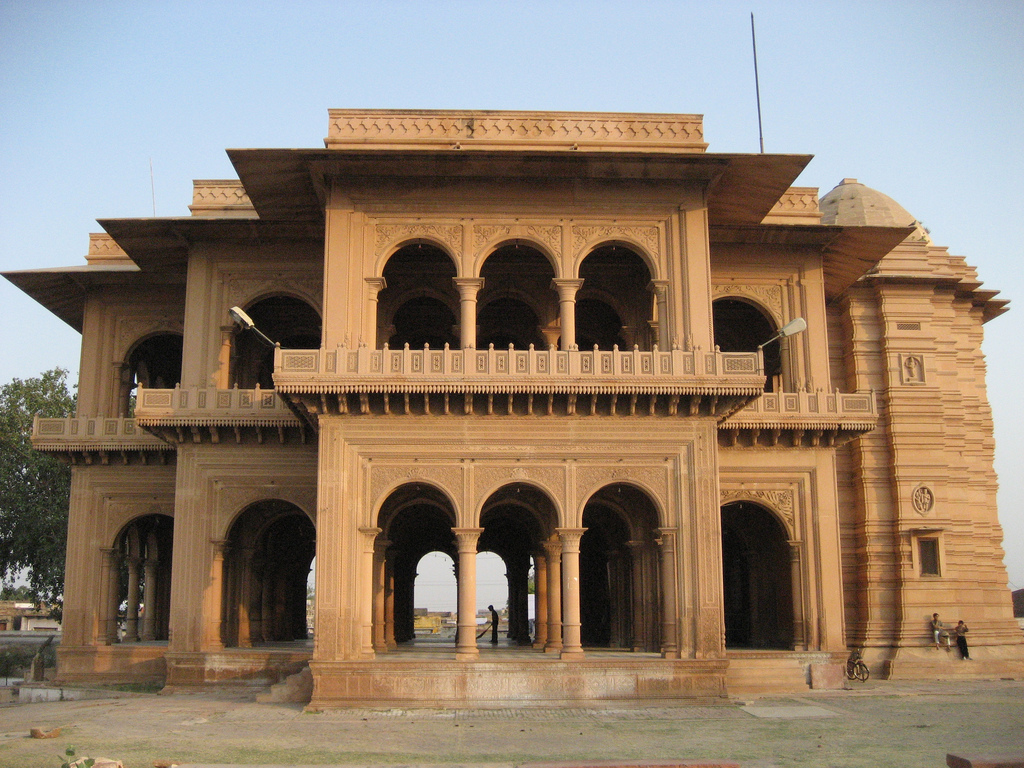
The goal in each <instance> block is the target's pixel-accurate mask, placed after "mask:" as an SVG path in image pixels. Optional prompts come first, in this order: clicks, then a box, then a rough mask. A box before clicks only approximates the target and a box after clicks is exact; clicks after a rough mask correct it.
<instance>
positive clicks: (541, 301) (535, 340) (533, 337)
mask: <svg viewBox="0 0 1024 768" xmlns="http://www.w3.org/2000/svg"><path fill="white" fill-rule="evenodd" d="M480 276H481V277H482V278H483V279H484V287H483V288H482V289H481V291H480V294H479V296H478V297H477V305H478V310H477V325H478V329H479V330H478V333H477V348H478V349H486V348H487V347H488V346H489V345H490V344H493V345H494V347H495V348H496V349H500V348H506V349H507V348H508V346H509V345H510V344H511V345H512V346H514V347H515V348H516V349H526V348H527V347H529V345H530V344H533V345H534V347H536V348H538V349H546V348H547V347H548V345H550V344H553V343H555V341H557V339H558V335H559V330H558V295H557V293H556V292H555V291H554V290H553V289H552V287H551V281H552V280H553V279H554V277H555V271H554V268H553V267H552V266H551V262H549V261H548V260H547V258H545V256H544V255H543V254H542V253H541V252H540V251H538V250H537V249H536V248H533V247H531V246H529V245H525V244H520V243H512V244H509V245H505V246H502V247H501V248H498V249H497V250H496V251H494V253H492V254H491V255H490V256H488V257H487V260H486V261H485V262H484V263H483V265H482V267H481V269H480Z"/></svg>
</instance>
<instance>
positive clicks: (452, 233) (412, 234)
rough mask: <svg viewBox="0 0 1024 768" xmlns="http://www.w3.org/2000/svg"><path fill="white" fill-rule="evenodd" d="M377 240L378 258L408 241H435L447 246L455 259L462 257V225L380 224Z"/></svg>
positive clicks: (424, 223)
mask: <svg viewBox="0 0 1024 768" xmlns="http://www.w3.org/2000/svg"><path fill="white" fill-rule="evenodd" d="M375 240H376V242H375V244H374V253H375V255H376V256H377V258H380V257H381V256H383V255H384V254H386V253H387V252H388V251H390V250H391V249H392V248H394V247H395V246H397V245H398V244H399V243H402V242H404V241H407V240H433V241H435V242H439V243H442V244H443V245H444V246H446V247H447V248H448V250H449V252H450V253H451V255H452V256H453V257H454V258H456V259H458V258H460V257H461V255H462V225H461V224H431V223H428V222H415V223H411V224H378V225H377V226H376V230H375Z"/></svg>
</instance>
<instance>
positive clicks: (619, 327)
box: [576, 244, 654, 350]
mask: <svg viewBox="0 0 1024 768" xmlns="http://www.w3.org/2000/svg"><path fill="white" fill-rule="evenodd" d="M579 276H580V278H581V279H582V281H583V285H582V286H581V287H580V290H579V292H578V293H577V294H576V344H577V346H579V348H580V349H593V348H594V346H595V345H596V346H597V347H598V348H599V349H604V350H610V349H611V348H612V347H613V346H614V345H616V344H617V345H618V346H619V349H632V348H633V345H634V344H636V345H638V346H639V347H640V349H651V347H652V346H653V337H654V332H653V328H652V323H653V319H654V296H653V295H652V294H651V292H650V288H649V286H650V283H651V272H650V269H649V268H648V266H647V264H646V262H644V260H643V259H642V258H641V257H640V256H639V254H637V253H636V251H634V250H633V249H632V248H629V247H627V246H624V245H617V244H609V245H603V246H601V247H599V248H596V249H594V250H593V251H592V252H591V253H590V254H589V255H588V256H587V257H586V258H585V259H584V260H583V261H582V262H581V263H580V268H579Z"/></svg>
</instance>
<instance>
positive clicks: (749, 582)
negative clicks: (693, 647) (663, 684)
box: [722, 501, 793, 649]
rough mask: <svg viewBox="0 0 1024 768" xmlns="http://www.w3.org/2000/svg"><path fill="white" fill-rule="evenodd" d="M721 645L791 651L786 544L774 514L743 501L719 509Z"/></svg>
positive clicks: (788, 569) (790, 613)
mask: <svg viewBox="0 0 1024 768" xmlns="http://www.w3.org/2000/svg"><path fill="white" fill-rule="evenodd" d="M722 582H723V598H724V611H725V644H726V646H727V647H731V648H765V649H768V648H776V649H791V648H792V647H793V583H792V572H791V568H790V557H789V543H788V539H787V536H786V532H785V529H784V528H783V526H782V524H781V523H780V522H779V521H778V519H777V518H776V517H775V515H774V514H772V513H771V512H770V511H768V510H767V509H765V508H764V507H762V506H760V505H759V504H754V503H753V502H749V501H738V502H734V503H731V504H726V505H725V506H724V507H722Z"/></svg>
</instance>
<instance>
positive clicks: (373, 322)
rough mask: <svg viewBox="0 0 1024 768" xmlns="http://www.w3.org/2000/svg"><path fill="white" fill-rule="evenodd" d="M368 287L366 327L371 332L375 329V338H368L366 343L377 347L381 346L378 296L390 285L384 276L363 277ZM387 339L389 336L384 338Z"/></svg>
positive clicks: (373, 347) (372, 347) (374, 347)
mask: <svg viewBox="0 0 1024 768" xmlns="http://www.w3.org/2000/svg"><path fill="white" fill-rule="evenodd" d="M363 279H364V281H365V282H366V286H367V288H368V290H367V292H366V313H367V314H366V320H365V325H364V327H365V328H366V330H367V333H369V330H370V329H371V328H372V329H373V338H372V339H370V340H368V341H367V342H366V343H367V345H368V346H369V347H370V349H376V348H377V347H378V346H380V345H379V344H378V343H377V342H378V341H379V340H378V338H377V337H378V336H379V335H380V329H379V328H378V327H377V322H378V320H377V297H378V295H379V294H380V292H381V291H383V290H384V289H385V288H387V287H388V284H387V281H385V280H384V278H383V277H366V278H363ZM383 340H384V341H387V338H385V339H383Z"/></svg>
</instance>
